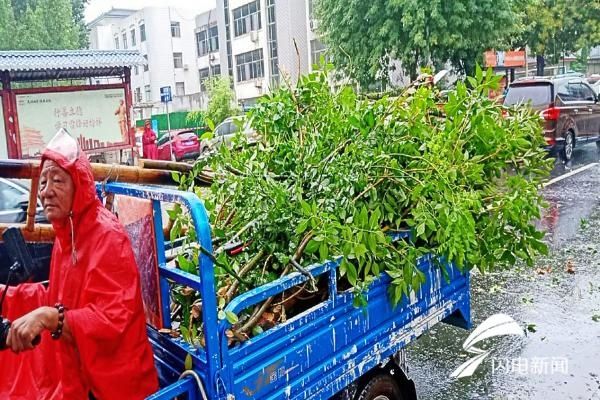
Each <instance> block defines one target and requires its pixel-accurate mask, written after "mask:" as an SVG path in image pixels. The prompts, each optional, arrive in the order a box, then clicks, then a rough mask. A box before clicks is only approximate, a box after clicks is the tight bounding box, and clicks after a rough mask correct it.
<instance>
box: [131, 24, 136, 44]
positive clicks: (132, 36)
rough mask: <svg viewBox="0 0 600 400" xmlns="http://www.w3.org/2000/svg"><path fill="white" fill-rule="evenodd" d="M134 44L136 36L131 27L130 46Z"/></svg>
mask: <svg viewBox="0 0 600 400" xmlns="http://www.w3.org/2000/svg"><path fill="white" fill-rule="evenodd" d="M135 45H136V38H135V28H132V29H131V46H135Z"/></svg>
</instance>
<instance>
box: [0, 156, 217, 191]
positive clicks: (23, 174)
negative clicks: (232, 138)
mask: <svg viewBox="0 0 600 400" xmlns="http://www.w3.org/2000/svg"><path fill="white" fill-rule="evenodd" d="M39 171H40V161H39V160H1V161H0V177H2V178H17V179H33V177H34V176H39ZM92 172H93V174H94V179H95V180H96V181H103V180H105V179H108V180H109V181H118V182H127V183H152V184H159V185H160V184H162V185H175V184H176V182H175V181H174V180H173V178H172V176H171V171H169V170H161V169H145V168H139V167H129V166H124V165H116V164H113V165H109V164H92ZM209 180H210V176H200V177H199V178H198V181H199V182H198V183H199V184H200V185H201V186H209V185H210V183H211V182H210V181H209Z"/></svg>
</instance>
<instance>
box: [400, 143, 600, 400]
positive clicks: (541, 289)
mask: <svg viewBox="0 0 600 400" xmlns="http://www.w3.org/2000/svg"><path fill="white" fill-rule="evenodd" d="M599 162H600V155H599V153H598V150H597V149H596V145H595V144H590V145H586V146H582V147H581V148H579V149H577V150H576V151H575V155H574V160H573V162H572V163H570V165H563V163H561V162H557V164H556V166H555V168H554V171H553V172H552V177H553V178H557V177H560V176H562V175H565V174H569V173H570V172H571V171H573V170H576V169H578V168H581V167H585V166H588V169H586V170H584V171H583V172H580V173H576V174H574V175H572V176H568V177H566V178H564V179H562V180H559V181H558V182H556V183H552V184H550V185H549V186H547V187H546V188H545V189H544V192H543V193H544V196H545V198H546V199H547V201H548V203H549V207H548V209H547V210H546V211H545V213H544V216H543V218H542V220H541V221H540V222H539V224H540V227H541V228H543V229H544V230H546V231H547V236H546V240H547V242H548V244H549V247H550V254H549V256H547V257H544V258H541V259H539V260H538V261H537V264H536V266H535V267H533V268H528V267H525V266H524V267H519V268H517V269H513V270H511V271H506V272H499V273H494V274H488V275H485V276H482V275H481V274H479V273H473V274H472V280H471V295H472V317H473V325H474V326H477V325H478V324H480V323H481V322H482V321H484V320H485V319H486V318H488V317H489V316H491V315H493V314H496V313H504V314H507V315H509V316H511V317H512V318H514V319H515V321H517V322H518V323H519V324H520V325H522V326H523V327H524V330H525V331H527V335H526V336H524V337H520V336H503V337H499V338H493V339H488V340H486V341H484V342H483V343H482V344H481V346H480V347H483V348H486V349H492V353H491V354H490V356H489V357H488V358H487V359H486V360H485V361H484V362H483V363H482V364H481V366H480V367H479V368H478V369H477V371H476V372H475V373H474V374H473V376H471V377H468V378H462V379H460V380H456V379H453V378H450V374H451V373H452V372H453V371H454V369H455V368H456V367H458V366H459V365H460V364H462V363H463V362H464V361H466V360H467V359H468V358H469V357H470V356H472V355H469V353H467V352H466V351H464V350H463V349H462V344H463V342H464V341H465V339H466V338H467V336H468V335H469V333H470V332H468V331H465V330H462V329H459V328H455V327H452V326H449V325H445V324H438V325H437V326H436V327H434V329H433V330H432V331H430V332H429V333H427V334H426V335H424V336H423V337H421V338H420V339H419V340H417V341H416V342H415V343H414V344H413V345H411V346H410V347H409V349H408V366H409V375H410V377H411V378H412V379H413V380H414V381H415V384H416V386H417V392H418V395H419V399H421V400H466V399H469V400H470V399H494V400H496V399H497V400H501V399H502V400H509V399H510V400H513V399H519V400H521V399H523V400H525V399H543V400H554V399H584V400H592V399H593V400H600V235H598V232H599V231H600V164H599ZM559 179H560V178H559ZM528 326H529V330H527V329H526V328H527V327H528ZM500 366H503V367H504V368H502V369H500V368H499V367H500Z"/></svg>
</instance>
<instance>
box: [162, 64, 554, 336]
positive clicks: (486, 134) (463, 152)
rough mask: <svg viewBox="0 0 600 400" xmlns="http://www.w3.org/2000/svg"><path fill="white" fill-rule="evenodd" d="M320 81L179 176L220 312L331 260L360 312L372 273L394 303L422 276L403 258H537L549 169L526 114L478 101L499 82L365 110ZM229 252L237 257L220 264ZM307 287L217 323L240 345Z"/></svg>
mask: <svg viewBox="0 0 600 400" xmlns="http://www.w3.org/2000/svg"><path fill="white" fill-rule="evenodd" d="M327 76H328V71H319V72H315V73H312V74H310V75H307V76H303V77H301V78H300V79H299V81H298V83H297V85H296V87H295V88H288V87H283V88H280V89H278V90H275V91H273V92H272V93H271V94H268V95H266V96H264V97H263V98H261V99H260V100H259V102H258V104H257V105H256V107H255V108H254V109H252V110H251V111H250V112H249V114H248V118H249V120H250V121H251V123H252V126H253V128H254V129H255V130H256V131H257V132H258V134H259V135H260V140H259V141H258V142H257V143H247V140H246V137H245V136H242V135H240V136H239V137H238V138H237V139H236V140H235V142H234V145H233V146H232V148H228V147H225V146H223V147H222V148H221V149H220V150H219V152H218V153H217V154H215V155H213V156H211V157H210V158H208V159H206V160H203V161H198V162H197V163H196V165H195V166H194V168H193V171H192V172H191V173H190V174H189V175H185V176H181V177H180V178H179V180H180V185H181V188H182V189H185V190H194V191H196V192H197V193H198V195H199V196H200V197H201V198H202V200H203V201H204V203H205V205H206V207H207V209H208V211H209V213H210V220H211V223H212V234H213V241H214V248H215V249H216V251H215V252H214V255H215V258H216V264H215V271H216V277H217V282H218V285H219V287H218V297H219V307H220V309H221V310H223V308H224V307H225V306H226V304H227V303H228V302H229V301H231V299H232V298H233V297H234V296H236V295H238V294H239V293H241V292H244V291H247V290H250V289H252V288H254V287H257V286H260V285H262V284H264V283H267V282H270V281H273V280H275V279H277V278H279V277H281V276H284V275H286V274H288V273H290V272H293V271H298V270H300V271H302V270H303V269H304V268H305V267H306V266H308V265H311V264H313V263H318V262H323V261H325V260H327V259H331V258H333V257H336V256H340V257H341V260H340V267H339V271H340V275H341V276H342V277H343V279H344V280H345V281H347V282H348V285H349V286H351V287H353V288H354V290H355V291H356V298H357V305H360V303H361V302H364V299H363V298H362V297H361V296H360V293H361V292H362V291H363V290H364V289H365V287H366V286H367V285H368V284H369V283H370V282H372V280H373V279H374V278H375V277H377V276H379V274H381V273H386V274H388V275H390V277H391V278H392V281H391V285H390V288H389V293H390V300H391V301H392V302H393V303H394V304H396V303H398V302H399V301H400V300H401V299H402V297H403V296H408V295H409V292H410V290H416V289H417V288H418V287H419V285H420V284H422V283H423V282H424V279H425V277H424V275H423V273H422V272H421V271H419V270H418V268H417V266H416V265H417V264H416V262H415V261H416V259H417V258H418V257H419V256H421V255H423V254H426V253H434V254H437V255H440V256H443V257H445V259H446V260H448V261H450V262H453V263H455V264H456V265H457V266H458V267H459V268H461V269H463V270H466V269H470V268H478V269H479V270H480V271H482V272H486V271H492V270H494V269H499V268H506V267H510V266H512V265H514V264H515V263H516V262H518V261H519V260H521V261H524V262H526V263H529V264H531V263H532V261H533V259H534V257H535V256H536V255H537V254H539V253H544V252H545V251H546V247H545V245H544V243H543V242H542V238H543V233H542V232H539V231H537V230H536V228H535V226H534V221H535V220H536V219H538V218H539V217H540V209H541V207H543V199H542V197H541V196H540V194H539V191H538V189H539V187H540V185H541V183H542V181H543V180H544V179H545V178H546V177H547V176H548V173H549V171H550V164H551V162H552V161H551V160H549V159H548V158H547V156H546V154H545V152H544V150H543V148H542V146H543V145H544V144H545V142H544V140H543V137H542V133H541V125H540V120H539V117H538V116H537V115H532V114H531V113H529V112H528V111H527V110H526V109H524V108H522V109H518V108H515V109H511V110H509V111H508V113H507V112H506V110H503V108H502V106H501V105H499V104H498V103H497V102H495V101H493V100H490V99H489V98H488V94H489V92H490V90H493V89H495V88H496V87H497V85H498V80H499V78H496V77H494V76H492V74H491V72H488V73H487V74H486V73H484V72H483V71H481V70H478V72H477V76H476V77H471V78H468V79H467V81H466V82H459V83H458V84H457V85H456V87H455V89H453V90H451V91H450V92H447V93H445V95H444V96H443V98H442V96H440V92H439V90H437V89H436V88H435V87H433V86H432V85H426V84H425V85H421V86H419V87H412V88H410V89H409V90H406V91H404V92H403V93H402V94H400V95H399V96H396V97H387V96H384V97H382V98H380V99H378V100H372V99H361V98H359V97H358V96H357V95H356V94H355V92H354V90H353V89H352V88H351V87H344V88H341V89H339V90H335V91H334V90H332V89H331V87H330V82H329V81H328V79H327ZM208 167H210V169H211V170H212V171H213V173H214V182H213V184H212V186H211V188H210V190H208V191H206V190H205V191H202V190H201V189H200V188H196V187H194V182H195V180H194V178H195V176H196V175H198V174H200V173H202V172H203V171H205V169H206V168H208ZM172 217H173V218H174V219H175V224H174V227H173V229H172V232H171V233H172V236H173V237H176V236H178V235H179V234H181V232H182V230H187V235H188V236H189V237H190V238H192V239H193V238H194V234H193V232H191V227H190V226H189V219H188V217H186V216H185V214H184V213H182V212H181V210H175V211H174V212H173V215H172ZM400 230H408V231H410V232H411V233H412V240H410V241H399V242H392V240H391V239H390V237H389V235H388V234H387V233H389V232H391V231H400ZM232 245H234V246H235V245H238V246H241V248H243V251H242V252H241V253H240V254H237V255H235V256H233V255H232V253H231V252H230V251H227V250H228V249H229V248H230V247H231V246H232ZM194 251H195V252H194ZM189 254H190V256H189V257H187V258H186V257H182V256H180V257H179V260H178V261H179V262H178V265H179V267H180V268H183V269H185V270H186V271H188V272H191V273H197V268H198V265H197V264H198V263H197V260H198V251H197V250H193V249H192V251H191V253H189ZM185 289H186V288H175V289H174V290H175V292H176V297H177V301H176V302H177V303H180V304H181V303H182V302H184V303H186V304H187V308H186V307H183V314H184V320H185V321H183V325H186V326H187V325H189V327H190V328H191V330H196V329H197V326H196V325H194V323H195V321H196V319H195V318H198V317H199V313H198V312H197V310H196V312H195V313H194V312H193V303H194V301H196V302H198V301H199V300H198V299H196V298H194V296H195V295H196V294H191V293H188V297H187V298H186V297H185V296H183V295H182V294H181V291H182V290H185ZM318 289H319V288H318V283H314V282H313V283H312V284H310V285H306V286H305V287H301V288H299V289H297V290H295V291H292V292H290V293H286V294H285V295H284V296H283V298H281V297H279V298H276V299H270V300H269V301H267V302H265V303H264V304H262V305H260V306H258V307H256V308H255V309H252V310H247V311H246V312H244V313H243V315H237V316H236V315H226V314H225V313H224V312H222V311H221V312H220V317H221V318H227V319H228V320H230V322H231V323H232V324H233V328H232V330H231V331H230V336H231V339H232V341H240V340H244V339H245V338H247V337H250V336H252V335H253V334H254V335H255V334H257V333H260V332H262V330H263V329H265V328H268V327H269V326H272V325H273V324H276V323H278V322H280V321H283V320H285V318H286V316H289V315H290V312H291V310H290V309H293V308H294V307H297V306H298V302H301V300H302V299H309V298H310V297H311V296H310V295H309V294H310V293H316V294H313V297H314V296H317V297H318V293H319V290H318ZM290 297H292V298H293V300H294V301H292V299H290ZM188 312H189V313H191V314H190V315H187V316H186V315H185V314H186V313H188ZM186 318H187V319H186ZM186 330H188V329H186ZM188 333H189V332H188ZM196 333H197V332H195V333H194V334H188V336H189V337H188V338H189V339H191V340H192V341H194V338H195V337H196Z"/></svg>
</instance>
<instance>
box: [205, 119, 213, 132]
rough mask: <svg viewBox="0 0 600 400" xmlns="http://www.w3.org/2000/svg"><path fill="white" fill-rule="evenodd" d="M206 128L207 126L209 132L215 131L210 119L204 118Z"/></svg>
mask: <svg viewBox="0 0 600 400" xmlns="http://www.w3.org/2000/svg"><path fill="white" fill-rule="evenodd" d="M206 126H208V129H210V130H211V131H214V130H215V123H214V122H213V120H212V119H210V118H206Z"/></svg>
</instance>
